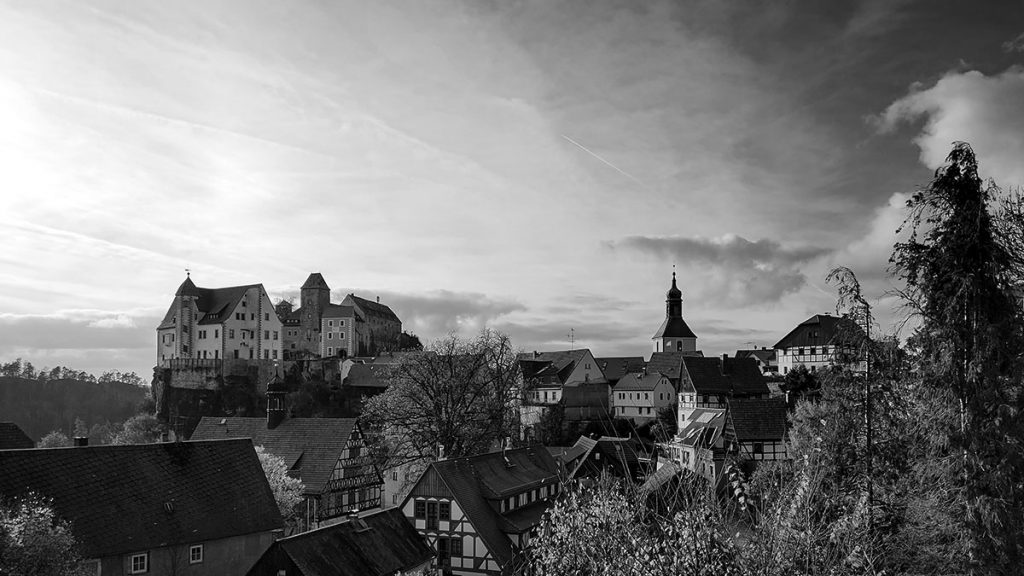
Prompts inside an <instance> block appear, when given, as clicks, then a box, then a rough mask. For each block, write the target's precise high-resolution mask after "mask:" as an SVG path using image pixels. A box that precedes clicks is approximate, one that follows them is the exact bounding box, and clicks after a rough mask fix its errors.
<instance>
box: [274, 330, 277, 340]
mask: <svg viewBox="0 0 1024 576" xmlns="http://www.w3.org/2000/svg"><path fill="white" fill-rule="evenodd" d="M274 340H277V330H274Z"/></svg>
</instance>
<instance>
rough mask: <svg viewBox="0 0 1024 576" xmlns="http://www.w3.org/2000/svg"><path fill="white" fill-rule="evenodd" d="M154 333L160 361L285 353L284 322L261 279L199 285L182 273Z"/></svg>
mask: <svg viewBox="0 0 1024 576" xmlns="http://www.w3.org/2000/svg"><path fill="white" fill-rule="evenodd" d="M156 332H157V363H158V364H162V363H163V362H164V361H167V360H173V359H179V358H198V359H213V360H216V359H246V360H277V359H280V358H282V357H283V356H282V342H283V335H282V324H281V321H280V320H279V319H278V317H277V314H276V311H275V309H274V306H273V305H272V304H271V302H270V296H268V295H267V291H266V290H265V289H264V288H263V285H262V284H250V285H246V286H231V287H228V288H199V287H197V286H196V285H195V284H194V283H193V282H192V278H191V276H189V277H186V278H185V281H184V282H182V283H181V286H179V287H178V290H177V291H176V292H175V293H174V300H173V301H172V302H171V306H170V308H168V310H167V313H166V314H165V315H164V319H163V321H162V322H161V323H160V325H159V326H158V327H157V329H156Z"/></svg>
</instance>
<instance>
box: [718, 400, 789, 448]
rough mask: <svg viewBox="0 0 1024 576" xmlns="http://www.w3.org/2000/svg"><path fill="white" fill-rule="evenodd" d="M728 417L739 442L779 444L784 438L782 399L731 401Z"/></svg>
mask: <svg viewBox="0 0 1024 576" xmlns="http://www.w3.org/2000/svg"><path fill="white" fill-rule="evenodd" d="M729 416H730V417H731V418H732V424H733V428H734V429H735V430H736V440H738V441H740V442H751V441H759V440H763V441H777V442H780V441H782V440H783V438H785V436H786V401H785V400H784V399H782V398H764V399H761V398H741V399H731V400H729Z"/></svg>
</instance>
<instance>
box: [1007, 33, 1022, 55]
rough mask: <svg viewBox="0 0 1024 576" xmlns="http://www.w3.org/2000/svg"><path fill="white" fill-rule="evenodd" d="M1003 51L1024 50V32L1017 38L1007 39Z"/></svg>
mask: <svg viewBox="0 0 1024 576" xmlns="http://www.w3.org/2000/svg"><path fill="white" fill-rule="evenodd" d="M1003 51H1004V52H1024V32H1021V33H1020V34H1019V35H1017V37H1016V38H1014V39H1012V40H1007V41H1006V42H1003Z"/></svg>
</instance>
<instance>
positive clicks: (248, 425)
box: [192, 379, 383, 529]
mask: <svg viewBox="0 0 1024 576" xmlns="http://www.w3.org/2000/svg"><path fill="white" fill-rule="evenodd" d="M285 393H286V389H285V388H284V386H283V384H282V383H281V381H280V380H279V379H275V380H274V381H272V382H271V383H270V384H269V385H268V386H267V417H266V418H241V417H228V418H222V417H209V416H207V417H204V418H203V419H202V420H200V421H199V425H198V426H196V429H195V431H194V432H193V433H192V440H219V439H224V438H251V439H252V442H253V444H254V445H256V446H263V447H264V449H266V451H267V452H270V453H271V454H274V455H275V456H278V457H280V458H282V459H284V461H285V465H287V466H288V471H289V474H290V475H293V476H295V477H296V478H299V479H300V480H302V483H303V484H304V485H305V492H304V496H305V503H304V505H303V510H302V524H303V526H302V527H303V528H304V529H310V528H315V527H319V526H323V525H325V524H327V523H330V522H331V521H333V520H334V519H336V518H340V517H342V516H344V515H345V514H347V513H349V512H351V511H354V510H367V509H370V508H378V507H380V504H381V502H380V500H381V487H382V484H383V480H382V479H381V476H380V474H379V473H378V472H377V469H376V467H375V466H374V464H373V461H372V459H371V457H370V455H369V451H368V450H367V448H366V445H365V442H364V439H363V435H362V432H361V431H360V429H359V424H358V423H357V422H356V419H355V418H289V417H286V409H285V405H284V396H285Z"/></svg>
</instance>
